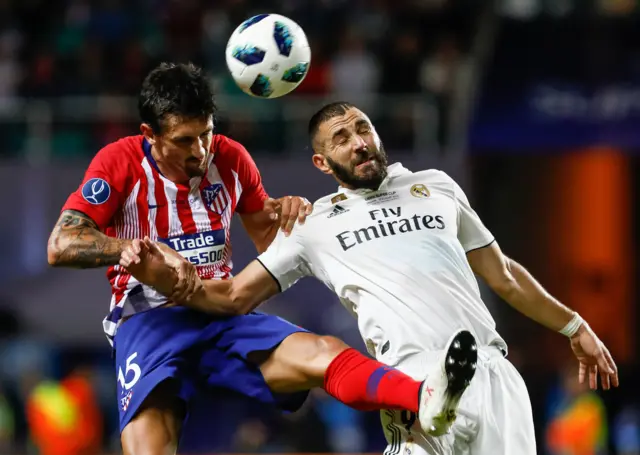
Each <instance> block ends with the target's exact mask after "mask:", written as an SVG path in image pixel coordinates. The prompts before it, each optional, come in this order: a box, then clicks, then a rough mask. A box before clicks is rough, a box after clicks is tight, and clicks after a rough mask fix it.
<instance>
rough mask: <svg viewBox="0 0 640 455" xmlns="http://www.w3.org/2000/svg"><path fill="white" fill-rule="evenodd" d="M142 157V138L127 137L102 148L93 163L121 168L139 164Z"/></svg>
mask: <svg viewBox="0 0 640 455" xmlns="http://www.w3.org/2000/svg"><path fill="white" fill-rule="evenodd" d="M143 155H144V152H143V150H142V136H128V137H124V138H122V139H118V140H117V141H115V142H111V143H110V144H107V145H105V146H104V147H102V148H101V149H100V150H99V151H98V153H96V155H95V157H94V159H93V163H94V164H103V165H108V166H109V167H111V166H113V167H116V168H123V167H129V165H130V164H131V163H140V162H141V161H142V157H143Z"/></svg>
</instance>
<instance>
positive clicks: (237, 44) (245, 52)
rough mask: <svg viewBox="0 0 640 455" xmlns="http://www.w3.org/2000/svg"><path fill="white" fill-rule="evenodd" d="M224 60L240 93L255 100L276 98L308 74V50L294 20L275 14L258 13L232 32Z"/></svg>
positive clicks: (292, 87)
mask: <svg viewBox="0 0 640 455" xmlns="http://www.w3.org/2000/svg"><path fill="white" fill-rule="evenodd" d="M226 58H227V67H228V68H229V71H230V72H231V76H232V77H233V79H234V80H235V81H236V84H238V87H240V88H241V89H242V91H244V92H245V93H247V94H249V95H251V96H255V97H258V98H277V97H279V96H283V95H286V94H287V93H289V92H291V91H292V90H293V89H295V88H296V87H297V86H298V85H300V83H301V82H302V80H303V79H304V77H305V76H306V75H307V71H308V70H309V64H310V63H311V49H310V48H309V43H308V41H307V37H306V35H305V33H304V31H303V30H302V28H301V27H300V26H299V25H298V24H296V23H295V22H294V21H292V20H291V19H289V18H287V17H284V16H280V15H278V14H259V15H257V16H253V17H252V18H249V19H247V20H246V21H244V22H243V23H242V24H240V26H239V27H238V28H237V29H235V31H234V32H233V34H232V35H231V37H230V38H229V42H228V43H227V50H226Z"/></svg>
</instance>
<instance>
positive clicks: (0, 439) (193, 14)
mask: <svg viewBox="0 0 640 455" xmlns="http://www.w3.org/2000/svg"><path fill="white" fill-rule="evenodd" d="M488 3H489V2H485V1H483V0H314V1H311V0H260V1H258V0H207V1H205V0H128V1H124V0H56V1H51V0H22V1H20V2H18V1H13V0H0V159H2V158H6V157H10V158H15V157H20V156H23V154H24V153H25V151H26V150H29V149H30V147H31V148H33V144H32V145H29V144H30V142H29V141H34V133H36V136H37V134H41V133H42V131H41V130H40V129H39V127H40V126H41V125H45V126H46V127H47V128H48V127H51V128H52V130H51V131H45V132H46V134H45V135H43V136H42V137H41V138H40V139H43V138H44V139H46V141H47V143H46V146H47V147H50V148H51V149H52V151H53V153H54V158H55V157H58V158H68V157H74V158H80V159H82V160H84V161H86V160H87V159H88V158H89V157H90V156H91V155H93V154H94V153H95V152H96V151H97V149H98V148H99V147H100V146H102V145H104V144H106V143H107V142H109V141H112V140H114V139H115V138H117V137H119V136H124V135H128V134H136V132H137V127H138V122H137V119H136V115H135V105H130V104H129V101H130V100H129V98H128V97H132V96H135V95H136V94H137V91H138V89H139V86H140V83H141V81H142V79H143V77H144V75H145V74H146V73H147V72H148V71H149V70H150V69H151V68H153V67H154V66H156V65H157V64H158V63H159V62H161V61H166V60H169V61H181V62H184V61H192V62H194V63H197V64H199V65H202V66H203V67H204V68H205V69H206V70H207V71H208V72H209V73H210V75H211V77H212V78H213V81H214V83H215V85H216V87H217V92H218V93H219V95H220V97H221V99H222V100H223V102H221V106H220V107H221V109H222V112H223V116H222V118H221V121H222V123H221V125H220V126H221V128H222V131H223V132H226V131H231V134H232V135H233V136H234V137H235V138H237V139H239V140H240V141H241V142H243V143H244V144H245V145H246V146H247V147H248V148H249V149H250V150H251V151H252V153H258V152H260V151H267V152H276V151H282V149H283V147H284V145H285V144H284V143H283V142H282V141H283V137H286V136H287V134H284V132H285V128H287V126H286V125H289V124H291V123H292V120H291V115H290V114H291V107H292V106H294V105H295V103H296V100H301V102H302V103H303V104H304V103H305V101H304V100H307V99H310V98H313V97H316V98H313V99H314V100H316V99H320V98H332V99H337V98H347V99H349V100H352V101H355V102H356V103H359V104H363V105H364V107H365V108H366V109H369V108H371V110H372V112H376V111H375V108H376V106H377V105H382V107H381V108H380V110H381V111H383V112H382V113H379V114H374V115H373V116H372V117H374V118H373V119H374V122H375V123H376V126H377V128H378V130H379V131H380V132H381V136H382V137H383V139H384V140H385V145H386V147H387V148H388V149H390V150H391V149H393V150H397V149H414V148H418V146H417V144H416V142H415V140H416V139H415V138H416V135H417V134H418V133H419V131H420V130H422V129H425V130H426V129H428V128H429V125H427V124H425V123H421V119H420V118H419V117H416V115H417V114H416V112H417V111H416V110H412V109H410V108H409V106H411V105H410V104H408V100H409V101H411V102H412V103H423V104H424V105H428V106H432V107H434V109H435V114H436V118H434V119H432V120H433V124H434V125H436V129H435V131H434V134H435V136H436V142H437V145H438V146H441V147H443V148H446V146H447V141H448V140H449V137H450V136H451V132H450V131H449V130H448V125H450V123H451V122H450V118H451V115H452V114H451V111H452V109H453V106H455V105H456V103H458V102H459V101H460V99H459V98H460V97H462V96H463V95H461V87H464V86H465V85H467V84H469V81H470V79H473V78H474V77H475V76H473V75H472V72H473V71H474V70H473V59H472V58H471V56H472V55H475V54H477V53H478V52H477V49H475V51H474V46H477V45H478V42H479V41H478V40H477V35H478V32H479V28H480V26H481V24H480V21H481V18H482V17H483V14H484V13H485V10H484V8H485V7H486V5H487V4H488ZM496 3H497V4H499V5H501V7H502V9H501V11H502V13H503V14H504V15H505V16H507V17H510V18H511V19H514V20H513V21H511V22H508V23H505V24H502V27H501V29H500V33H501V39H499V40H497V43H496V44H495V46H494V48H493V50H494V53H495V54H496V56H495V58H494V61H493V62H492V63H493V65H492V67H491V68H488V69H487V73H486V74H487V76H486V80H487V81H488V84H487V87H489V88H490V89H494V88H495V91H496V96H495V97H494V98H492V101H493V100H497V101H499V103H494V104H500V103H504V104H505V105H508V106H509V105H510V104H509V102H510V101H511V98H510V97H511V94H510V92H509V91H508V90H509V88H510V87H512V86H514V85H517V84H516V82H519V81H522V80H524V79H525V78H530V79H535V80H536V81H537V80H542V81H544V80H553V78H557V77H558V74H560V75H562V76H567V77H575V78H576V79H581V80H582V79H584V80H587V81H589V80H594V81H598V82H600V81H609V80H614V79H616V78H617V79H622V78H621V77H618V75H616V74H614V72H615V69H616V68H619V67H620V65H615V64H614V63H616V61H618V60H623V57H622V54H623V53H624V57H625V58H626V57H628V54H629V53H631V51H629V49H631V48H633V49H635V47H637V43H639V42H640V40H638V39H637V38H638V36H637V33H638V30H640V28H639V27H637V23H636V22H637V20H638V17H639V16H637V15H636V16H635V18H630V19H629V20H628V21H627V22H626V23H625V24H620V23H619V22H615V23H614V22H609V23H605V24H602V23H600V22H598V23H597V24H596V21H594V22H591V21H585V22H583V23H581V25H580V26H579V27H577V26H575V24H573V25H571V24H570V23H568V22H553V21H548V20H547V19H548V18H549V17H556V18H562V17H564V15H566V14H568V12H571V11H573V10H574V9H575V10H576V11H578V12H580V13H581V14H582V13H584V14H585V15H586V16H588V15H589V14H591V13H592V11H593V9H588V8H586V7H585V5H589V7H590V8H591V7H598V8H601V12H603V14H610V15H611V16H615V15H617V14H626V13H629V12H631V11H633V10H634V8H636V7H637V4H638V3H640V2H637V1H636V0H589V1H587V0H584V1H582V0H503V1H500V2H496ZM264 12H274V13H279V14H283V15H286V16H288V17H291V18H292V19H294V20H295V21H296V22H298V23H299V24H300V25H301V26H302V27H303V29H304V30H305V32H306V33H307V35H308V38H309V41H310V44H311V47H312V65H311V69H310V72H309V74H308V76H307V77H306V79H305V81H304V82H303V84H302V85H301V86H300V87H299V88H298V89H297V90H296V92H294V94H292V95H290V96H287V97H285V98H284V99H281V100H272V101H262V100H258V101H256V100H255V99H252V98H250V97H249V96H247V95H244V94H242V93H241V92H240V90H239V89H238V88H237V87H236V86H235V84H234V82H233V81H232V80H231V78H230V77H229V75H228V72H227V69H226V65H225V59H224V49H225V46H226V42H227V39H228V37H229V35H230V34H231V32H232V31H233V29H234V28H235V27H236V26H237V25H239V24H240V23H241V22H242V21H243V20H245V19H246V18H248V17H250V16H252V15H254V14H258V13H264ZM541 15H542V16H544V17H542V20H539V21H535V22H531V23H528V22H527V23H525V22H521V21H522V20H524V19H527V20H528V19H532V18H535V17H540V16H541ZM623 26H624V27H623ZM612 29H616V30H622V31H624V32H625V33H620V34H618V35H615V34H611V33H608V32H609V31H611V30H612ZM532 36H535V37H536V39H537V42H536V43H537V46H535V47H532V46H530V40H531V37H532ZM603 43H604V44H603ZM523 49H526V52H523V51H522V50H523ZM633 55H636V56H637V55H640V53H637V52H635V53H634V54H633ZM594 56H597V58H595V57H594ZM625 61H626V60H625ZM629 61H630V62H632V66H633V62H635V66H633V69H634V71H630V72H629V73H628V74H631V76H630V77H631V78H635V79H636V80H638V75H640V69H639V68H640V65H638V64H637V62H639V61H640V59H639V58H637V57H636V58H635V59H629ZM594 62H595V63H594ZM625 74H627V73H625ZM514 81H515V82H514ZM485 88H486V87H485ZM498 95H501V96H502V98H501V97H500V96H498ZM464 96H468V93H466V94H465V95H464ZM67 97H72V98H73V99H74V100H76V101H74V102H73V103H71V104H65V103H64V102H62V100H64V99H67ZM79 97H88V99H97V100H100V99H103V98H108V99H110V100H113V101H112V102H107V103H99V102H96V103H93V104H92V103H89V104H88V105H89V106H96V107H97V108H96V109H93V110H92V109H91V108H89V114H90V115H87V108H86V105H85V104H82V102H81V101H78V100H80V99H81V98H79ZM38 101H45V102H46V104H42V105H39V104H35V106H36V110H35V113H34V112H25V111H24V110H23V109H22V108H21V106H22V105H23V103H24V102H28V103H33V102H38ZM113 103H116V104H117V106H116V108H114V106H113ZM229 103H233V106H230V105H229ZM243 105H246V106H248V107H247V109H245V110H244V111H243V110H242V109H240V111H242V113H241V115H239V114H238V115H236V114H233V115H228V117H227V116H226V115H225V112H231V111H232V109H231V107H234V108H235V107H240V108H241V107H242V106H243ZM39 106H48V107H49V108H51V106H54V107H55V110H54V112H53V118H46V116H44V117H43V118H41V117H40V116H39V115H41V114H42V115H44V114H43V112H40V108H39ZM607 106H609V104H607ZM123 110H124V111H126V110H131V112H124V111H123ZM105 112H107V113H108V114H109V115H103V114H104V113H105ZM233 112H238V109H233ZM74 114H75V116H74ZM302 117H303V120H306V118H304V116H302ZM416 119H417V120H418V121H416ZM299 120H300V119H298V120H297V121H299ZM47 122H51V123H50V124H47ZM34 126H35V129H34ZM463 127H464V125H463ZM295 128H299V129H300V131H301V132H302V134H303V135H304V126H303V125H301V124H298V123H295ZM45 130H46V128H45ZM288 131H289V130H286V132H288ZM500 132H501V131H500ZM37 138H38V137H35V139H37ZM33 143H34V144H36V146H35V148H38V147H39V146H41V145H43V142H37V141H36V142H33ZM421 150H422V149H421ZM500 172H504V171H501V169H500V168H499V166H494V167H492V169H491V173H490V175H489V174H487V180H489V179H496V177H495V176H496V175H499V176H500V174H499V173H500ZM496 173H498V174H496ZM502 177H504V175H502ZM514 178H516V177H514ZM38 191H39V190H38ZM37 197H41V195H40V194H37ZM500 197H503V194H501V195H500ZM490 203H495V201H494V200H492V201H490ZM12 215H13V214H12ZM7 219H10V218H7ZM29 219H33V218H32V217H30V218H29ZM511 221H513V220H511ZM11 222H15V220H13V219H11ZM1 228H2V226H0V229H1ZM5 237H6V238H7V239H9V236H5ZM8 241H11V240H8ZM5 262H6V263H7V267H11V268H15V264H14V261H13V260H12V259H11V260H9V261H5ZM3 278H6V277H0V282H1V280H2V279H3ZM4 307H9V305H3V304H2V302H0V309H2V308H4ZM305 311H307V312H308V310H305ZM342 311H343V309H342V308H341V307H340V308H339V313H336V315H335V317H332V318H330V319H331V324H332V325H333V326H338V325H340V324H343V321H344V319H345V317H346V316H345V315H344V313H342ZM305 326H306V324H305ZM505 326H506V327H505V331H506V332H507V333H508V332H509V330H510V329H511V330H513V331H517V327H518V326H514V327H516V329H512V328H510V327H508V324H505ZM307 327H308V328H309V329H312V330H316V328H317V327H313V326H307ZM96 330H99V327H98V326H96ZM515 335H518V334H515ZM350 336H351V337H353V338H352V339H347V341H348V342H349V343H351V344H356V343H357V342H358V341H356V339H357V338H358V334H357V333H355V332H353V333H351V334H350ZM512 338H513V339H514V341H518V340H517V338H516V336H513V337H512ZM512 346H513V347H512V349H511V353H510V359H511V360H512V361H513V362H514V363H515V364H516V365H517V366H518V367H519V368H520V370H521V371H522V372H523V375H524V376H525V379H526V380H527V383H528V385H529V386H530V392H531V394H532V402H533V407H534V415H535V416H536V421H537V424H538V428H537V429H538V437H539V442H538V444H539V447H540V451H539V453H545V454H549V455H606V454H611V453H614V452H612V451H611V449H615V450H616V451H617V452H615V453H619V454H622V455H640V415H639V413H640V411H639V409H638V407H637V402H635V401H634V400H637V398H635V396H636V395H635V394H636V392H635V391H629V389H627V391H626V392H625V391H621V392H613V393H611V394H608V395H603V394H599V393H593V392H589V391H588V390H586V388H585V387H583V386H580V385H578V384H577V382H576V380H575V374H576V372H575V370H574V369H573V368H568V369H567V370H566V371H562V372H560V374H558V376H557V377H555V378H551V379H550V377H549V376H548V375H546V372H545V374H544V375H543V374H542V373H540V374H538V373H539V372H537V371H531V369H532V367H531V366H530V365H532V364H533V362H532V359H524V358H523V357H524V356H523V355H520V356H519V355H518V349H517V343H516V342H514V343H513V345H512ZM536 360H537V359H536ZM112 362H113V360H112V359H111V357H110V352H109V350H108V348H107V345H106V342H105V344H104V346H101V347H100V348H99V349H96V348H95V347H87V346H78V345H75V344H73V343H72V344H71V345H65V346H59V345H53V344H51V343H50V342H49V341H48V340H43V339H40V338H39V337H38V334H37V333H36V332H35V331H33V330H31V331H28V330H27V329H26V328H25V327H24V326H23V324H22V322H21V321H20V320H19V319H18V318H17V317H16V316H15V315H14V314H12V313H10V312H6V311H4V310H3V311H1V312H0V453H24V452H27V453H43V454H46V455H57V454H63V453H64V454H66V455H73V454H78V455H80V454H90V453H96V452H98V451H100V450H104V451H108V452H118V451H119V445H118V444H119V437H118V429H117V404H118V402H117V398H118V397H117V396H116V394H115V378H114V372H113V370H114V369H113V363H112ZM533 369H535V368H533ZM627 371H631V370H627ZM624 379H625V381H626V382H625V381H623V384H625V386H626V387H633V386H632V384H633V383H634V381H635V378H633V376H632V375H629V376H628V377H625V378H624ZM616 393H617V394H616ZM611 397H613V398H611ZM629 397H632V398H629ZM207 405H209V404H207ZM210 405H211V406H217V407H219V408H220V409H221V413H220V419H219V421H216V422H211V428H205V429H195V430H194V431H196V432H200V433H201V434H205V433H206V434H209V435H210V436H211V438H212V442H213V445H212V446H209V447H208V449H209V451H212V452H218V453H221V452H237V453H241V452H242V453H267V452H271V453H273V452H363V451H367V452H380V451H382V449H383V448H384V446H385V443H384V441H383V438H382V432H381V430H380V426H379V418H378V415H377V414H376V413H359V412H355V411H352V410H350V409H348V408H346V407H344V406H342V405H341V404H339V403H337V402H336V401H335V400H333V399H331V398H329V397H327V396H326V395H325V394H323V393H322V392H319V391H314V392H313V393H312V394H311V396H310V399H309V401H308V402H307V405H306V406H305V407H304V408H303V409H302V410H301V411H300V412H298V413H295V414H291V415H281V414H279V413H276V412H272V411H269V410H265V409H263V408H261V407H259V406H256V405H255V403H251V402H247V401H245V400H243V399H241V398H240V397H230V396H229V395H228V394H225V396H224V398H220V397H217V398H216V397H212V401H211V404H210ZM212 429H213V430H212ZM200 448H201V447H195V448H194V451H195V450H197V449H200Z"/></svg>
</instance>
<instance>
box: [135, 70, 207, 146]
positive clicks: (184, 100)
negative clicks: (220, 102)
mask: <svg viewBox="0 0 640 455" xmlns="http://www.w3.org/2000/svg"><path fill="white" fill-rule="evenodd" d="M138 112H139V114H140V119H141V120H142V122H143V123H147V124H149V125H150V126H151V128H152V129H153V131H154V132H155V133H156V134H160V133H161V132H162V127H163V121H164V120H165V118H166V116H168V115H178V116H181V117H184V118H188V119H193V118H207V117H210V116H211V117H215V114H216V112H217V107H216V103H215V99H214V95H213V87H212V85H211V82H210V81H209V79H208V78H207V77H206V75H205V74H204V73H203V71H202V69H200V68H198V67H197V66H195V65H193V64H192V63H187V64H184V63H161V64H160V65H159V66H158V67H156V68H155V69H153V70H152V71H151V72H150V73H149V74H148V75H147V77H146V78H145V80H144V82H143V83H142V90H140V96H139V97H138Z"/></svg>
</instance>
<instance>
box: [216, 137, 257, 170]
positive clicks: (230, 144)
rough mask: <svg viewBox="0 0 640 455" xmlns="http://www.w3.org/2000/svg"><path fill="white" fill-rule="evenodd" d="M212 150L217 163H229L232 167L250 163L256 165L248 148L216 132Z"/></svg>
mask: <svg viewBox="0 0 640 455" xmlns="http://www.w3.org/2000/svg"><path fill="white" fill-rule="evenodd" d="M211 151H212V152H213V153H214V157H215V161H216V164H220V163H223V164H227V165H231V166H232V167H238V166H240V165H243V164H244V165H246V164H247V163H250V164H251V165H253V166H255V164H254V162H253V159H252V158H251V155H249V152H248V151H247V149H246V148H245V147H244V145H242V144H241V143H240V142H238V141H234V140H233V139H231V138H229V137H227V136H223V135H222V134H216V135H215V136H214V138H213V141H212V142H211Z"/></svg>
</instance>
